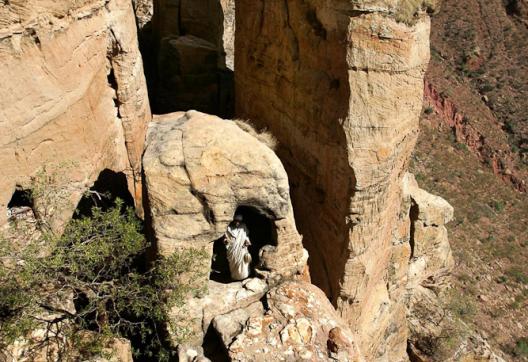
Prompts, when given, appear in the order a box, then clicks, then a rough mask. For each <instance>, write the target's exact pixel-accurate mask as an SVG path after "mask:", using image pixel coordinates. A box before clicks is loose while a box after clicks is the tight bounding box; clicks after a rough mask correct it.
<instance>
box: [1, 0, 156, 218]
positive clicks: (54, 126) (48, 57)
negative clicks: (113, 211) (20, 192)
mask: <svg viewBox="0 0 528 362" xmlns="http://www.w3.org/2000/svg"><path fill="white" fill-rule="evenodd" d="M0 62H1V64H2V67H0V78H1V79H2V87H0V109H1V111H0V151H1V152H0V163H1V164H2V166H3V174H2V176H1V177H0V207H1V208H3V209H4V210H5V208H6V206H7V204H8V203H9V201H10V199H11V197H12V195H13V193H14V191H15V189H16V188H17V187H18V188H27V189H29V188H31V178H32V177H33V176H35V175H36V174H37V173H38V172H39V169H41V168H42V167H43V166H44V165H48V166H50V165H52V166H53V167H55V168H57V169H58V170H59V171H58V173H59V175H60V183H61V184H62V185H63V186H64V188H66V189H67V192H66V195H61V198H65V199H67V202H66V203H65V204H64V205H63V206H62V207H61V210H60V212H57V213H56V214H57V218H58V219H61V220H62V221H64V220H67V219H68V218H69V217H70V216H71V213H72V211H73V209H74V208H75V206H76V204H77V202H78V200H79V198H80V197H81V194H82V193H83V191H84V190H86V189H87V188H88V187H89V186H90V184H91V183H92V182H93V181H94V180H95V179H96V178H97V176H98V174H99V173H100V172H101V171H102V170H104V169H111V170H113V171H116V172H124V173H126V175H127V176H128V181H129V189H130V191H131V194H132V195H134V196H135V198H136V200H137V205H138V206H139V205H141V201H140V199H141V187H140V177H141V173H140V168H141V161H140V158H141V153H142V151H143V142H144V137H145V133H146V126H147V123H148V122H149V121H150V118H151V115H150V109H149V105H148V97H147V90H146V85H145V78H144V76H143V67H142V60H141V56H140V53H139V50H138V46H137V37H136V26H135V21H134V14H133V10H132V7H131V3H130V2H129V1H125V0H110V1H98V0H83V1H75V2H68V1H17V0H15V1H9V2H7V3H6V2H4V3H1V4H0ZM65 162H68V163H70V164H72V165H73V166H72V167H70V168H69V169H67V170H61V169H60V167H61V166H60V165H61V164H63V163H65ZM52 201H53V200H52ZM35 202H38V200H35ZM5 221H6V213H5V212H1V213H0V224H2V223H5ZM57 224H61V222H58V223H57Z"/></svg>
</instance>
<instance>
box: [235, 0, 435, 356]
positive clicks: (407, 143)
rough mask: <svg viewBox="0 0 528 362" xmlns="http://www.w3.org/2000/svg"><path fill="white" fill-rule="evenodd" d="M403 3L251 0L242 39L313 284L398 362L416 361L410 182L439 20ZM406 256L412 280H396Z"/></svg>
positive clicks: (246, 74) (255, 110)
mask: <svg viewBox="0 0 528 362" xmlns="http://www.w3.org/2000/svg"><path fill="white" fill-rule="evenodd" d="M397 5H398V4H397V2H396V1H355V2H345V1H336V2H324V1H308V2H303V1H287V2H279V1H277V2H266V1H250V0H241V1H238V2H237V7H236V11H237V36H236V39H235V48H236V54H235V57H236V72H235V84H236V91H237V98H236V113H237V115H238V116H240V117H246V118H249V119H251V120H252V121H254V122H255V123H256V124H257V125H258V126H260V127H267V128H268V129H269V130H270V131H271V132H272V133H273V134H275V135H276V136H277V138H278V141H279V145H280V146H279V148H278V154H279V156H280V158H281V160H282V161H283V163H284V165H285V168H286V170H287V172H288V175H289V177H290V183H291V185H292V201H293V205H294V208H295V213H296V215H295V216H296V220H297V222H298V225H299V229H300V230H301V232H302V233H303V236H304V245H305V247H306V248H307V249H308V251H309V253H310V256H311V257H310V272H311V275H312V278H313V281H314V282H315V283H316V285H318V286H320V287H321V288H322V289H323V290H324V291H325V292H326V294H327V295H328V296H329V297H330V299H331V301H332V302H333V303H334V305H336V306H337V308H338V310H339V311H340V313H341V315H342V316H343V317H344V318H345V319H346V320H347V322H348V323H349V325H350V326H352V328H354V331H356V332H357V333H358V335H359V338H360V341H359V344H360V346H361V349H362V351H363V352H364V353H365V354H366V356H367V358H369V359H372V360H375V359H376V360H378V359H379V360H390V361H398V360H401V359H404V358H406V351H405V350H406V341H407V326H406V319H405V314H406V307H405V303H404V301H403V299H402V298H400V296H402V295H403V294H404V292H405V285H406V282H405V278H406V270H407V268H408V258H407V259H406V258H404V257H401V256H399V254H398V252H399V251H400V250H404V247H400V246H399V245H403V244H405V242H406V240H408V231H407V236H405V235H406V233H405V232H402V233H401V238H400V237H399V236H398V235H400V233H399V232H398V228H400V221H399V220H400V215H399V212H400V209H401V205H402V191H401V187H400V184H401V180H402V177H403V175H404V171H405V169H406V167H407V162H408V158H409V156H410V153H411V151H412V149H413V147H414V144H415V141H416V136H417V131H418V118H419V114H420V110H421V107H422V96H423V76H424V71H425V68H426V66H427V63H428V60H429V26H430V25H429V19H428V18H427V17H426V16H421V17H419V18H417V21H416V24H415V25H413V26H408V25H405V24H402V23H398V22H396V21H395V20H393V17H392V16H391V14H392V13H394V11H395V8H396V7H397ZM406 248H408V246H407V247H406ZM401 255H403V254H401ZM395 261H396V262H397V265H396V269H397V270H400V271H401V275H402V279H401V280H394V281H390V282H389V283H387V279H388V271H389V269H390V268H391V267H392V266H391V265H393V263H394V262H395Z"/></svg>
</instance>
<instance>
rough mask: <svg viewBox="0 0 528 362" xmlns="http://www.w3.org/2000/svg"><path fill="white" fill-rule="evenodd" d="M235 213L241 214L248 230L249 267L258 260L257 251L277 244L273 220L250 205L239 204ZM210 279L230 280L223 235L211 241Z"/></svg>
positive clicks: (217, 280)
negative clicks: (249, 242)
mask: <svg viewBox="0 0 528 362" xmlns="http://www.w3.org/2000/svg"><path fill="white" fill-rule="evenodd" d="M235 215H241V216H242V218H243V223H244V224H246V226H247V228H248V230H249V239H250V241H251V245H250V246H249V248H248V249H249V253H250V254H251V258H252V263H251V269H252V270H254V268H255V266H256V265H258V262H259V251H260V249H261V248H262V247H263V246H265V245H273V246H276V245H277V234H276V230H275V226H274V224H273V221H272V220H271V219H270V218H268V217H267V216H265V215H264V214H263V213H261V212H260V211H259V210H258V209H256V208H254V207H252V206H239V207H238V208H237V210H236V212H235ZM210 279H211V280H214V281H216V282H220V283H230V282H232V279H231V276H230V274H229V264H228V261H227V253H226V247H225V245H224V236H222V237H221V238H219V239H217V240H215V241H214V243H213V258H212V261H211V273H210Z"/></svg>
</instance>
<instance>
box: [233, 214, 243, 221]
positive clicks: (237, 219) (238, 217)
mask: <svg viewBox="0 0 528 362" xmlns="http://www.w3.org/2000/svg"><path fill="white" fill-rule="evenodd" d="M234 220H235V221H240V222H242V220H244V218H243V217H242V215H240V214H237V215H235V218H234Z"/></svg>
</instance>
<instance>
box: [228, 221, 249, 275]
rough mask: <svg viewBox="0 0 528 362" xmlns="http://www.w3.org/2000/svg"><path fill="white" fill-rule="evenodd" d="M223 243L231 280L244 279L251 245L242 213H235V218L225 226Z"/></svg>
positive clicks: (247, 272)
mask: <svg viewBox="0 0 528 362" xmlns="http://www.w3.org/2000/svg"><path fill="white" fill-rule="evenodd" d="M224 243H225V245H226V250H227V261H228V263H229V272H230V274H231V278H232V279H233V280H244V279H246V278H247V277H249V265H250V264H251V254H250V253H249V250H248V247H249V246H250V245H251V241H250V240H249V230H248V228H247V226H246V224H244V223H243V218H242V215H235V218H234V219H233V221H232V222H231V223H230V224H229V226H228V227H227V231H226V233H225V236H224Z"/></svg>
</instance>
